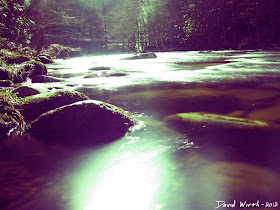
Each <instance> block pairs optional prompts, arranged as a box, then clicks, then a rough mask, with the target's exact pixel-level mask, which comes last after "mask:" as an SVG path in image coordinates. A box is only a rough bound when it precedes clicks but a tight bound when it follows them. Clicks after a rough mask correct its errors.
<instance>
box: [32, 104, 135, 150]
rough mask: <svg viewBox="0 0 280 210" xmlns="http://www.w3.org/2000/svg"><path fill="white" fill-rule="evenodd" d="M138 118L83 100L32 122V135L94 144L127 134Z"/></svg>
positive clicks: (76, 143)
mask: <svg viewBox="0 0 280 210" xmlns="http://www.w3.org/2000/svg"><path fill="white" fill-rule="evenodd" d="M134 125H136V121H135V120H134V119H133V118H132V117H131V116H129V115H128V114H127V113H126V112H125V111H124V110H122V109H120V108H118V107H116V106H114V105H111V104H108V103H105V102H101V101H95V100H86V101H80V102H76V103H73V104H69V105H66V106H62V107H60V108H57V109H55V110H52V111H49V112H46V113H44V114H42V115H41V116H40V117H39V118H37V119H36V120H35V121H33V122H32V124H31V126H30V128H29V129H28V131H29V132H30V133H31V135H33V136H35V137H37V138H39V139H46V140H50V141H56V142H59V143H65V144H75V145H85V144H86V145H88V144H89V145H94V144H99V143H104V142H110V141H114V140H116V139H119V138H121V137H122V136H124V135H125V134H126V133H127V132H128V131H129V129H130V128H131V127H132V126H134Z"/></svg>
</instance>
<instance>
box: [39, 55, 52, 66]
mask: <svg viewBox="0 0 280 210" xmlns="http://www.w3.org/2000/svg"><path fill="white" fill-rule="evenodd" d="M38 59H39V60H40V61H41V62H42V63H43V64H49V63H54V61H53V60H51V58H50V57H49V56H46V55H39V56H38Z"/></svg>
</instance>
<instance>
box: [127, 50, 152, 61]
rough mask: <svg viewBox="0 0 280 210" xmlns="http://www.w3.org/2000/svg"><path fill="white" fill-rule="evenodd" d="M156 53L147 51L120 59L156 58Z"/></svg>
mask: <svg viewBox="0 0 280 210" xmlns="http://www.w3.org/2000/svg"><path fill="white" fill-rule="evenodd" d="M156 57H157V56H156V54H155V53H153V52H148V53H140V54H136V55H134V56H132V57H128V58H123V59H122V60H137V59H147V58H156Z"/></svg>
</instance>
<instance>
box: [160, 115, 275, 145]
mask: <svg viewBox="0 0 280 210" xmlns="http://www.w3.org/2000/svg"><path fill="white" fill-rule="evenodd" d="M165 120H166V122H167V123H168V124H169V125H171V126H172V127H175V128H176V129H178V130H179V131H181V132H183V133H185V134H187V135H188V136H189V137H191V138H195V139H196V140H198V141H199V139H204V140H205V139H207V140H208V141H209V143H213V142H215V141H216V140H219V142H220V143H225V144H238V143H240V142H242V141H243V140H246V142H247V143H248V142H249V141H252V142H256V141H257V140H264V139H265V137H268V136H270V135H271V134H274V133H275V132H278V133H279V128H278V127H276V126H274V125H273V126H272V125H270V124H268V123H266V122H264V121H257V120H248V119H245V118H237V117H229V116H225V115H219V114H209V113H179V114H174V115H170V116H168V117H167V118H166V119H165ZM220 140H222V141H220ZM203 143H204V142H203Z"/></svg>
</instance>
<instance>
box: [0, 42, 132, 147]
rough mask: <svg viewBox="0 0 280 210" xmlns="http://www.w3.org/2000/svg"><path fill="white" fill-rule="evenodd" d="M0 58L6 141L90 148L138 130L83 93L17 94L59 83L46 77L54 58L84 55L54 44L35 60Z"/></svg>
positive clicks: (39, 91)
mask: <svg viewBox="0 0 280 210" xmlns="http://www.w3.org/2000/svg"><path fill="white" fill-rule="evenodd" d="M0 55H1V69H0V85H1V90H0V91H1V92H0V100H1V101H0V102H1V110H0V113H1V115H0V119H1V121H0V122H1V123H0V130H1V139H2V140H3V139H5V138H6V137H7V136H10V135H12V133H15V132H16V133H18V135H24V134H27V135H28V136H29V135H30V136H35V137H36V138H37V139H48V140H50V139H52V140H53V139H56V140H58V141H59V142H64V143H65V144H76V145H79V144H80V145H83V144H84V143H86V144H87V145H90V144H95V143H96V142H98V143H102V142H107V141H112V140H115V139H117V138H120V137H121V136H123V135H125V133H126V132H128V131H129V130H130V128H131V127H133V126H134V125H136V124H137V123H136V121H135V120H134V119H133V118H132V117H131V116H129V114H128V113H127V112H125V111H124V110H122V109H120V108H117V107H115V106H113V105H110V104H108V103H104V102H100V101H93V100H91V101H90V100H89V98H88V97H87V96H86V95H84V94H82V93H79V92H75V91H69V90H48V89H44V88H42V87H38V88H34V87H29V86H20V87H18V88H15V85H14V83H15V84H18V83H21V82H25V81H27V80H31V81H32V83H45V82H58V81H61V79H59V78H55V77H51V76H48V75H47V74H48V71H47V68H46V66H45V65H44V64H48V63H53V59H55V58H69V57H73V56H78V55H81V51H80V49H73V48H69V47H64V46H62V45H57V44H52V45H50V46H49V47H48V48H47V49H44V50H43V51H42V52H41V53H40V55H39V56H37V57H32V56H29V57H28V56H26V55H22V54H20V53H17V52H11V51H9V50H1V54H0ZM16 86H18V85H16ZM76 102H80V103H76Z"/></svg>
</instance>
